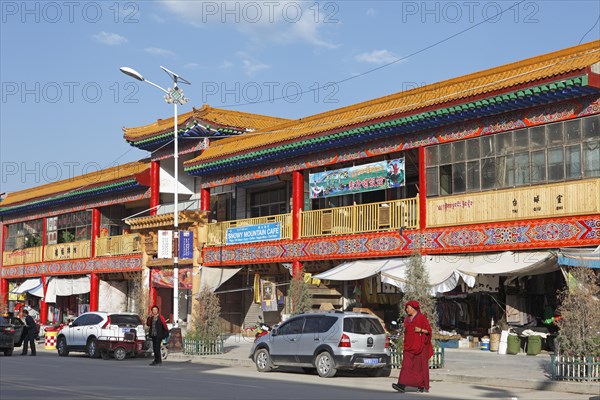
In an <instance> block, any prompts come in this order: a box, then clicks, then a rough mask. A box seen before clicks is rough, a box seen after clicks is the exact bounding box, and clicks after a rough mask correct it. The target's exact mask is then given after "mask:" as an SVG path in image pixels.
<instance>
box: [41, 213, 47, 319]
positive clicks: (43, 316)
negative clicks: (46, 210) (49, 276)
mask: <svg viewBox="0 0 600 400" xmlns="http://www.w3.org/2000/svg"><path fill="white" fill-rule="evenodd" d="M44 220H45V218H44ZM44 222H45V221H44ZM42 286H43V287H44V291H43V292H42V293H43V294H44V297H42V300H40V324H42V325H46V323H48V303H46V302H45V301H44V299H45V298H46V288H47V285H46V275H42Z"/></svg>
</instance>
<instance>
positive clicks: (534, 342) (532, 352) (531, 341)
mask: <svg viewBox="0 0 600 400" xmlns="http://www.w3.org/2000/svg"><path fill="white" fill-rule="evenodd" d="M541 351H542V337H541V336H529V337H528V338H527V355H528V356H537V355H538V354H540V352H541Z"/></svg>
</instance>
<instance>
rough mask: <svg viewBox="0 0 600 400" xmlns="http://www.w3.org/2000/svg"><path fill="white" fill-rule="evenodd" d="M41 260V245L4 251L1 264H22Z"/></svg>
mask: <svg viewBox="0 0 600 400" xmlns="http://www.w3.org/2000/svg"><path fill="white" fill-rule="evenodd" d="M40 261H42V246H38V247H28V248H26V249H22V250H13V251H5V252H4V254H3V255H2V265H4V266H8V265H23V264H29V263H35V262H40Z"/></svg>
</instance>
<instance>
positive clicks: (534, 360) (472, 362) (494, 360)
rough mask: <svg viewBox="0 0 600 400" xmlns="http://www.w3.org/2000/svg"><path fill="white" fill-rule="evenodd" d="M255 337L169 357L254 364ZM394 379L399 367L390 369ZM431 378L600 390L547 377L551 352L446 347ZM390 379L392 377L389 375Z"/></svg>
mask: <svg viewBox="0 0 600 400" xmlns="http://www.w3.org/2000/svg"><path fill="white" fill-rule="evenodd" d="M253 340H254V338H248V337H242V336H230V337H228V338H227V339H226V340H225V353H224V354H219V355H212V356H188V355H185V354H183V353H169V359H172V360H186V361H188V360H189V361H192V362H196V363H204V364H217V365H228V366H243V367H250V368H255V366H254V363H253V362H252V360H251V359H250V358H248V355H249V354H250V348H251V347H252V343H253ZM392 377H393V379H396V378H397V377H398V370H393V371H392ZM430 378H431V381H433V382H435V381H445V382H459V383H469V384H475V385H486V386H497V387H503V388H520V389H535V390H549V391H555V392H564V393H579V394H590V395H598V394H600V383H575V382H557V381H552V380H550V355H549V354H548V353H541V354H539V355H537V356H527V355H525V354H523V353H522V354H518V355H498V354H497V353H492V352H489V351H482V350H469V349H464V350H463V349H446V350H445V367H444V368H441V369H432V370H430ZM390 379H392V378H390Z"/></svg>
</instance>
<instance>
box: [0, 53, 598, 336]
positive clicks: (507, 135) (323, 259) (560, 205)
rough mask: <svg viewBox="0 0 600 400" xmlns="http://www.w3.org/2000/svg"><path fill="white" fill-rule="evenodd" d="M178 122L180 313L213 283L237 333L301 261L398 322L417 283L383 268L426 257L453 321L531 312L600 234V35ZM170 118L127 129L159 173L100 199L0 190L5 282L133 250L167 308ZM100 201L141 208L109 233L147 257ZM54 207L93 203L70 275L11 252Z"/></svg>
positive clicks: (549, 297)
mask: <svg viewBox="0 0 600 400" xmlns="http://www.w3.org/2000/svg"><path fill="white" fill-rule="evenodd" d="M179 121H181V123H180V124H179V128H178V135H179V137H180V138H186V139H188V140H186V141H185V142H184V146H182V147H181V148H180V154H181V158H183V165H182V166H178V168H182V169H183V170H184V171H185V172H187V174H179V176H180V182H179V186H178V193H179V195H180V198H183V199H184V201H183V203H182V205H181V206H180V207H179V209H181V210H183V211H182V212H180V216H179V225H180V226H182V229H183V230H187V231H190V232H192V234H193V237H194V242H193V250H194V251H193V254H192V256H191V258H190V259H188V260H187V261H185V262H183V263H182V268H181V271H183V272H182V273H183V274H184V275H182V276H181V277H180V282H184V283H185V286H180V288H181V289H183V290H182V291H181V293H182V297H180V299H179V301H180V309H185V310H187V313H188V314H193V311H192V310H193V308H194V302H193V297H194V295H195V293H196V292H197V291H198V290H199V288H200V287H202V286H203V285H208V286H209V287H210V288H212V289H216V291H217V293H218V294H219V297H220V300H221V307H222V324H223V330H224V331H230V332H240V331H241V330H243V329H245V328H246V327H248V326H250V325H252V324H253V323H255V322H256V320H257V318H258V314H259V313H262V315H263V316H264V317H265V319H266V320H267V321H268V322H269V321H277V320H279V319H281V318H282V317H283V315H282V314H286V313H288V312H289V311H290V301H289V298H288V296H287V288H288V284H289V281H290V277H291V275H292V274H304V279H305V280H306V281H307V282H309V283H310V287H311V291H312V295H313V301H314V303H313V306H314V307H320V308H331V307H333V308H344V309H347V308H353V307H363V308H369V309H371V310H374V311H375V312H376V313H378V314H379V315H380V316H381V317H382V318H384V319H391V318H393V317H394V316H396V315H397V313H398V307H397V304H398V302H399V301H400V298H401V286H402V284H401V282H399V281H398V280H395V281H394V279H392V280H389V279H386V276H385V274H384V273H382V272H383V271H384V269H385V268H387V267H386V265H391V264H393V263H399V262H400V263H401V262H402V260H404V259H405V258H406V257H408V256H410V255H412V254H414V253H421V254H424V255H427V257H429V258H430V259H429V261H430V262H432V263H433V264H431V267H430V270H431V271H432V272H433V273H435V274H437V273H441V271H447V272H448V276H447V277H446V278H444V277H442V278H440V282H439V283H440V285H442V284H443V285H442V286H439V287H440V288H441V287H444V290H443V291H442V292H441V293H443V295H442V296H441V297H440V302H439V304H440V311H441V318H442V319H443V318H446V320H442V321H440V322H441V323H442V326H443V327H448V329H453V328H454V329H458V330H460V331H462V332H471V333H476V332H479V331H482V329H484V328H486V329H487V328H489V320H490V318H496V320H497V318H499V317H501V316H502V315H504V316H505V317H506V318H507V319H509V320H512V321H513V322H514V323H516V324H520V325H524V323H528V322H531V321H530V320H531V319H532V318H537V317H541V316H542V315H541V314H542V313H543V312H544V311H545V310H544V309H545V308H546V307H553V306H555V305H556V289H557V288H559V287H560V286H561V285H562V283H563V282H562V277H561V275H560V273H559V272H555V271H556V270H557V269H558V267H557V265H556V257H555V255H556V254H555V253H556V252H557V251H558V250H559V249H560V248H565V247H584V246H588V247H591V246H598V245H600V196H599V193H600V42H598V41H596V42H591V43H587V44H583V45H579V46H575V47H572V48H568V49H564V50H561V51H557V52H554V53H550V54H546V55H541V56H538V57H534V58H531V59H527V60H523V61H520V62H516V63H513V64H508V65H504V66H500V67H496V68H492V69H490V70H485V71H481V72H477V73H474V74H469V75H465V76H462V77H459V78H454V79H450V80H447V81H443V82H439V83H436V84H432V85H427V86H423V87H420V88H416V89H412V90H409V91H405V92H400V93H397V94H393V95H390V96H386V97H382V98H378V99H374V100H370V101H367V102H364V103H359V104H356V105H352V106H349V107H344V108H340V109H337V110H333V111H329V112H325V113H322V114H317V115H313V116H310V117H307V118H302V119H299V120H293V121H290V120H284V119H279V118H273V117H266V116H260V115H255V114H248V113H239V112H234V111H225V110H218V109H213V108H210V107H207V106H205V107H202V108H201V109H194V110H193V111H191V112H189V113H187V114H184V115H182V116H180V118H179ZM172 124H173V120H172V119H170V120H169V119H166V120H159V121H157V122H156V123H154V124H151V125H148V126H143V127H138V128H131V129H125V131H124V132H125V135H124V136H125V139H126V140H127V141H128V142H129V143H130V144H132V145H133V146H136V147H138V148H141V149H145V150H148V151H152V152H153V153H152V156H151V159H149V160H147V161H145V162H140V163H134V164H133V165H145V167H146V169H144V170H143V171H145V175H144V174H142V175H144V177H143V178H136V176H137V175H136V174H139V173H140V172H139V171H137V170H136V172H135V173H133V172H131V173H128V174H125V175H123V176H119V178H116V179H113V180H104V181H102V182H101V183H98V182H96V184H95V185H94V186H93V187H94V188H96V187H105V186H106V187H108V186H109V184H113V183H115V184H116V186H114V189H113V186H111V189H106V190H107V191H106V192H102V191H101V189H98V190H96V191H95V192H92V193H91V194H89V196H91V197H92V198H93V199H94V200H93V201H92V200H89V198H88V197H85V196H86V193H87V192H86V193H83V194H81V196H83V197H76V198H75V196H79V195H80V194H79V192H81V191H82V190H83V191H85V190H87V189H89V188H87V187H85V188H84V189H81V188H80V186H82V185H81V184H79V185H73V186H70V187H65V188H62V187H61V186H60V183H58V184H51V185H46V186H48V187H49V188H47V189H46V190H48V192H47V193H46V192H44V191H40V189H41V188H43V187H40V188H36V189H31V190H30V191H23V192H18V193H15V194H11V195H9V196H8V198H7V199H6V200H4V201H3V202H2V203H0V216H1V217H2V221H3V225H4V232H5V233H4V236H3V246H4V247H3V250H4V261H3V262H4V264H3V268H2V279H3V280H2V285H1V286H2V292H3V293H6V292H7V291H8V287H7V286H8V284H9V282H10V283H13V282H14V283H17V282H19V281H22V280H23V279H25V278H29V277H38V278H41V279H42V281H44V280H47V279H48V276H53V275H58V274H67V273H68V274H69V275H72V276H75V275H77V274H89V275H90V282H91V284H92V285H94V283H93V282H95V281H96V282H97V280H98V279H101V278H98V274H105V273H108V272H107V270H108V269H109V268H105V267H101V266H105V265H109V264H110V263H117V264H118V263H120V264H119V265H120V266H121V267H122V266H123V264H127V267H129V266H131V269H130V270H131V271H144V273H145V274H147V276H143V277H142V278H141V280H142V281H144V282H149V283H148V286H149V288H150V301H151V302H154V301H156V302H159V303H161V302H164V304H163V309H169V307H170V306H171V305H172V304H171V305H170V304H169V303H168V299H172V283H171V288H170V287H169V281H170V282H172V270H171V277H169V272H168V271H169V269H170V266H172V260H170V259H169V258H158V256H157V255H158V252H159V238H158V235H159V233H158V231H159V230H169V229H172V228H173V222H174V221H173V216H172V211H173V207H172V205H171V206H169V204H170V203H172V201H173V191H174V188H175V182H174V181H173V179H172V174H171V172H172V171H173V168H174V165H173V161H172V157H171V154H172V147H170V146H169V141H170V140H171V138H172V137H173V128H172ZM230 136H235V137H230ZM207 138H209V139H207ZM217 139H218V140H217ZM140 168H141V167H140ZM106 171H108V170H106ZM103 176H104V175H103ZM82 178H83V177H82ZM113 181H115V182H113ZM120 182H129V183H128V185H129V186H127V185H125V184H124V183H120ZM117 183H120V184H117ZM124 186H126V187H127V188H125V187H124ZM73 190H75V191H73ZM90 190H91V189H90ZM109 190H110V191H109ZM28 193H29V194H28ZM75 193H77V195H75ZM63 194H64V195H66V196H67V199H71V198H72V200H68V201H71V202H72V203H66V202H62V200H61V199H62V197H61V196H62V195H63ZM95 196H98V197H95ZM102 196H106V198H107V199H106V200H104V201H107V202H108V201H112V202H113V203H110V204H120V205H121V206H120V207H124V208H125V209H126V210H128V211H127V212H125V213H124V212H121V213H120V214H119V216H120V217H119V218H120V220H122V221H123V222H124V225H125V226H122V225H119V226H120V228H119V229H116V228H115V230H114V232H115V233H126V232H129V231H127V229H129V230H130V231H131V232H134V233H135V234H136V235H139V236H135V237H137V238H140V239H139V241H140V242H139V243H141V248H140V249H139V253H135V254H127V255H119V256H116V257H115V256H114V255H113V253H111V256H110V257H108V256H101V257H100V258H99V257H98V250H97V249H98V246H99V245H98V242H99V241H100V239H101V238H102V235H101V232H102V227H103V225H102V222H101V217H99V216H98V215H97V214H98V213H99V212H100V215H103V214H102V207H108V204H109V203H102V202H101V201H98V199H99V198H102ZM136 196H137V197H136ZM182 196H183V197H182ZM44 199H47V200H44ZM108 199H111V200H108ZM119 199H120V200H119ZM44 201H46V202H48V205H49V206H50V208H48V207H46V206H45V205H44V204H45V203H44ZM40 204H41V205H40ZM58 204H76V206H74V205H69V206H68V207H71V208H70V209H69V210H70V211H69V212H75V211H79V210H91V211H90V212H91V217H90V218H91V219H90V224H89V226H90V234H89V241H90V243H91V246H92V248H94V249H96V250H95V251H96V253H92V252H91V251H90V254H87V253H86V255H85V257H82V258H83V260H82V259H81V258H79V259H78V260H81V262H72V261H64V263H67V262H68V263H70V264H69V265H70V267H67V266H65V267H64V268H63V267H60V268H62V269H59V270H57V269H56V268H57V267H54V266H52V265H54V264H48V259H46V258H40V257H43V256H41V255H40V256H39V257H38V258H35V257H36V255H35V254H38V253H35V252H34V253H35V254H32V255H29V252H26V253H23V254H22V255H21V256H18V255H16V254H15V255H14V256H13V255H11V254H12V252H13V249H17V248H19V249H20V247H23V243H24V242H23V241H24V240H25V236H24V235H25V234H21V236H19V235H17V236H19V237H22V238H21V239H17V236H15V235H14V234H13V233H11V232H26V231H31V230H32V229H33V230H34V231H38V232H39V231H40V230H42V231H43V230H44V229H48V228H47V227H48V219H49V217H52V216H55V215H58V214H60V213H65V212H67V211H65V210H66V209H67V208H66V207H67V206H66V205H64V206H63V205H61V206H60V207H61V208H57V211H52V212H47V211H46V210H48V209H52V210H54V208H52V207H58ZM127 204H129V206H127ZM109 208H110V207H109ZM94 209H98V211H94ZM148 209H150V211H148ZM36 210H37V211H36ZM40 210H41V211H40ZM144 211H148V212H147V213H146V214H144V213H143V212H144ZM94 215H96V217H94ZM39 220H41V222H36V221H39ZM27 221H32V222H31V223H29V224H28V225H27V227H24V225H23V228H19V226H21V225H19V224H25V223H26V222H27ZM97 221H100V223H99V222H97ZM34 222H35V224H37V225H35V227H32V225H33V224H34ZM109 225H110V224H109ZM61 226H63V225H61ZM64 226H66V225H64ZM86 226H87V225H86ZM44 227H46V228H44ZM77 227H78V226H76V228H77ZM20 229H21V230H20ZM61 229H62V230H63V231H64V230H65V229H66V230H68V229H70V228H64V227H63V228H61ZM59 231H60V229H59ZM109 231H110V227H109ZM77 232H78V231H77V229H76V230H75V235H77ZM82 232H83V231H82ZM94 232H96V234H94ZM11 235H12V236H11ZM42 237H43V238H46V239H43V240H46V241H45V242H43V243H42V244H41V246H42V250H39V251H40V252H42V253H43V254H45V253H46V252H45V251H44V250H43V249H44V248H45V247H47V246H54V245H50V244H49V242H48V241H47V240H48V232H46V231H43V235H42ZM82 237H83V236H82ZM86 237H87V236H86ZM96 237H100V239H95V238H96ZM109 237H110V236H109ZM5 238H6V239H5ZM60 245H62V244H59V245H58V246H60ZM63 246H64V245H63ZM94 246H96V247H94ZM36 251H37V250H36ZM65 251H67V250H66V249H65ZM77 251H78V252H77V256H79V255H80V254H81V252H79V250H77ZM73 252H74V250H71V253H65V254H71V255H73V254H74V253H73ZM507 252H510V253H507ZM17 254H19V253H17ZM482 255H487V256H488V258H487V259H482V258H480V257H482ZM18 257H21V258H18ZM32 257H33V258H32ZM478 257H479V258H478ZM507 257H509V259H512V261H509V262H506V260H507ZM115 260H126V261H115ZM133 260H135V261H133ZM7 261H8V263H7ZM75 264H77V268H83V269H77V270H75V269H74V268H75ZM110 265H112V264H110ZM340 265H343V266H344V268H345V270H346V272H345V273H344V274H339V273H338V272H336V270H335V268H339V267H340ZM458 265H461V266H462V267H461V268H458ZM186 267H187V268H186ZM400 267H401V265H400ZM69 268H70V269H69ZM86 268H91V269H90V270H88V269H86ZM96 268H97V269H96ZM130 270H128V269H123V268H121V269H119V270H115V271H114V272H118V273H122V274H123V273H124V272H128V271H130ZM484 270H485V271H484ZM547 271H550V272H549V273H545V272H547ZM552 271H554V272H552ZM76 272H77V273H76ZM327 272H329V273H330V274H329V275H327V274H326V273H327ZM542 272H544V273H542ZM140 273H141V272H140ZM324 273H325V275H323V274H324ZM94 274H96V275H94ZM317 274H321V275H320V276H322V277H323V276H327V277H328V278H327V279H325V278H323V279H321V280H319V279H315V278H314V276H315V275H317ZM336 274H337V275H336ZM480 275H481V276H480ZM94 276H96V277H94ZM451 277H452V279H453V280H452V279H450V278H451ZM387 278H389V277H387ZM451 281H452V282H451ZM444 285H445V286H444ZM92 293H93V292H92V291H91V293H90V302H89V304H90V308H92V304H93V301H92V299H91V298H92ZM95 307H97V303H96V304H95ZM480 308H481V309H480ZM501 314H502V315H501ZM453 315H454V316H455V315H460V316H461V318H453ZM465 315H466V316H468V317H463V316H465Z"/></svg>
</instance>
